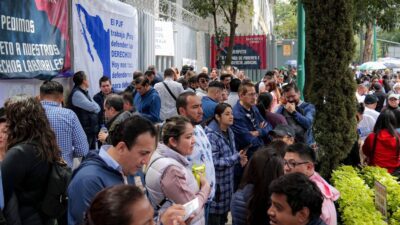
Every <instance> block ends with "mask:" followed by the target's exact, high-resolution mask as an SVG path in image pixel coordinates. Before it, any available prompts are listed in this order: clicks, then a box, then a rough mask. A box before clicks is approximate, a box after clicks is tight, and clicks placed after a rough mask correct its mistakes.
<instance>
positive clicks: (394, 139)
mask: <svg viewBox="0 0 400 225" xmlns="http://www.w3.org/2000/svg"><path fill="white" fill-rule="evenodd" d="M396 126H397V120H396V116H395V115H394V113H393V110H384V111H382V112H381V113H380V114H379V117H378V119H377V120H376V124H375V127H374V132H373V133H371V134H369V135H368V137H367V138H366V139H365V141H364V145H363V147H362V150H363V153H364V154H365V156H366V157H367V158H366V161H367V163H368V165H371V166H379V167H382V168H386V169H387V170H388V172H389V173H395V172H396V174H395V175H397V176H398V174H399V173H400V171H398V170H399V168H400V157H399V150H400V149H399V148H400V146H399V134H398V132H397V131H396ZM396 170H397V171H396Z"/></svg>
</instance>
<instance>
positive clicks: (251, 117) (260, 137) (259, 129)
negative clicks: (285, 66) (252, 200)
mask: <svg viewBox="0 0 400 225" xmlns="http://www.w3.org/2000/svg"><path fill="white" fill-rule="evenodd" d="M238 93H239V101H238V102H237V104H236V105H235V106H234V107H233V118H234V122H233V125H232V130H233V133H234V134H235V137H236V138H235V145H236V150H237V151H240V150H241V149H245V148H248V150H247V157H248V158H249V159H250V158H251V157H252V155H253V153H254V152H255V151H257V149H258V148H259V147H261V146H263V145H264V144H265V143H264V139H266V138H268V132H269V131H271V130H272V126H271V124H270V123H268V122H267V121H266V120H264V118H263V117H262V115H261V114H260V112H259V111H258V108H257V106H256V100H257V93H256V89H255V85H254V84H253V83H251V82H242V84H241V85H240V86H239V91H238ZM242 174H243V168H242V167H241V166H239V165H236V166H235V179H234V187H235V188H234V189H235V190H236V189H237V186H238V185H239V182H240V179H241V177H242Z"/></svg>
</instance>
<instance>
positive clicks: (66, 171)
mask: <svg viewBox="0 0 400 225" xmlns="http://www.w3.org/2000/svg"><path fill="white" fill-rule="evenodd" d="M71 176H72V170H71V168H69V167H68V165H67V164H66V163H65V162H64V161H56V162H53V163H52V164H51V166H50V172H49V176H48V179H47V187H46V194H45V195H44V198H43V200H42V202H40V203H39V209H40V210H41V211H42V212H43V213H44V214H45V215H47V216H48V217H50V218H59V217H61V216H62V215H64V213H65V212H66V211H67V208H68V205H67V203H68V196H67V189H68V185H69V182H70V181H71Z"/></svg>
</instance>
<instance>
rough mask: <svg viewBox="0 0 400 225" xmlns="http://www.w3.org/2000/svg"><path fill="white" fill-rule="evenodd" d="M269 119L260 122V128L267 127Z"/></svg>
mask: <svg viewBox="0 0 400 225" xmlns="http://www.w3.org/2000/svg"><path fill="white" fill-rule="evenodd" d="M267 124H268V123H267V121H262V122H261V123H260V128H261V129H263V128H265V127H266V126H267Z"/></svg>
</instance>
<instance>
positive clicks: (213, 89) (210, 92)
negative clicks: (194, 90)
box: [201, 81, 225, 122]
mask: <svg viewBox="0 0 400 225" xmlns="http://www.w3.org/2000/svg"><path fill="white" fill-rule="evenodd" d="M224 88H225V86H224V84H223V83H221V82H219V81H211V82H210V84H209V85H208V89H207V96H204V97H203V98H202V99H201V104H202V108H203V112H204V114H203V122H204V121H206V120H208V119H210V118H212V117H214V110H215V107H217V105H218V103H220V102H222V91H223V90H224Z"/></svg>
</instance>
